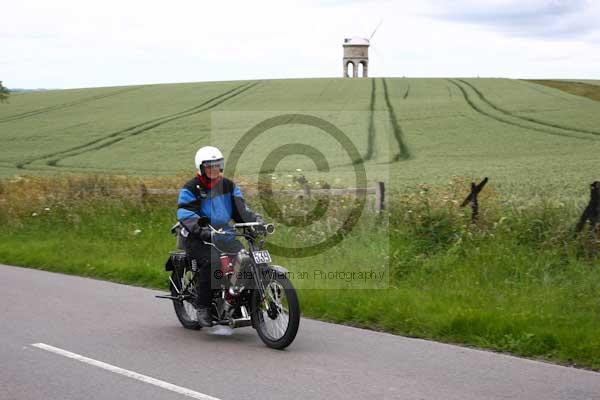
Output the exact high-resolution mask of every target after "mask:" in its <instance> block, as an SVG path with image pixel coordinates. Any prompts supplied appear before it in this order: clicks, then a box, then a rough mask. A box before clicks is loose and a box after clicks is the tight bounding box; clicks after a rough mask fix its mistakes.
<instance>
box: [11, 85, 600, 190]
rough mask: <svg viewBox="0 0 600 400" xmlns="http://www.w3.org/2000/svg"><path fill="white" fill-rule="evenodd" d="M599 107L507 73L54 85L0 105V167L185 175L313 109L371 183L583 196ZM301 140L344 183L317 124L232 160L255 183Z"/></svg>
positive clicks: (344, 162)
mask: <svg viewBox="0 0 600 400" xmlns="http://www.w3.org/2000/svg"><path fill="white" fill-rule="evenodd" d="M599 111H600V103H598V102H595V101H593V100H591V99H588V98H585V97H581V96H576V95H573V94H569V93H566V92H564V91H561V90H557V89H554V88H550V87H547V86H542V85H539V84H535V83H531V82H527V81H520V80H508V79H406V78H372V79H357V80H352V79H296V80H265V81H238V82H216V83H190V84H168V85H147V86H135V87H134V86H132V87H113V88H98V89H80V90H60V91H47V92H39V93H26V94H20V95H17V96H14V97H12V98H11V100H10V103H9V104H3V105H0V138H1V140H2V147H1V148H0V174H1V175H2V176H12V175H15V174H20V175H24V174H47V173H53V174H54V173H57V172H61V173H62V172H94V173H97V172H100V173H113V174H129V175H173V174H179V173H182V172H184V171H190V172H192V168H193V166H192V162H191V160H192V158H193V154H194V152H195V150H196V149H197V148H198V147H199V146H201V145H204V144H208V143H212V144H215V145H217V146H219V147H221V148H222V149H223V150H224V152H225V153H226V155H228V153H229V152H230V150H231V149H232V148H233V146H234V145H235V143H236V142H237V141H238V140H239V138H240V137H241V135H242V134H243V133H245V132H246V131H248V130H249V129H250V128H251V127H252V126H253V125H255V124H256V123H258V122H260V121H262V120H264V119H266V118H269V117H272V116H277V115H282V114H287V113H303V114H310V115H316V116H318V117H320V118H322V119H325V120H327V121H329V122H332V123H333V124H335V125H336V126H338V127H339V128H340V129H341V130H342V131H343V132H344V133H345V134H346V135H347V136H348V138H349V139H350V140H351V141H352V143H353V144H354V145H355V146H356V148H357V149H358V151H359V153H360V154H361V156H362V157H363V159H364V165H365V167H366V170H367V173H368V177H369V181H370V182H372V181H376V180H382V181H386V183H389V184H390V185H391V187H392V188H395V189H403V188H405V187H406V186H414V184H417V183H428V184H438V183H445V182H447V181H448V179H449V178H450V177H452V176H468V177H483V176H489V177H490V179H491V180H492V181H491V182H493V183H494V185H495V186H496V187H497V188H498V189H499V190H500V191H501V192H502V193H505V194H506V195H507V196H510V195H513V194H516V195H520V196H525V197H528V196H531V195H537V194H540V193H542V194H548V195H552V196H553V197H561V198H563V197H569V198H580V197H581V196H583V195H584V194H585V192H586V191H587V188H586V186H587V184H589V183H590V182H591V181H593V180H595V179H597V175H596V169H595V166H596V164H597V159H598V156H597V154H598V152H599V150H600V112H599ZM290 142H294V143H295V142H299V143H306V144H308V145H311V146H313V147H315V148H317V149H319V150H320V151H322V152H323V153H324V156H325V158H326V159H327V161H328V162H329V165H330V168H331V171H330V173H329V174H322V173H318V172H316V171H314V169H315V167H314V165H313V163H312V161H310V160H308V158H306V157H305V156H297V157H293V156H292V157H288V158H286V159H285V160H283V161H282V163H281V164H280V165H279V166H278V168H277V170H276V174H278V176H276V178H279V179H283V180H281V181H280V182H282V183H286V182H284V180H285V179H284V178H285V177H286V176H287V175H288V174H290V173H293V172H295V170H296V168H299V169H302V173H303V174H305V175H307V176H308V177H309V178H311V179H312V180H313V181H318V180H327V181H328V182H329V183H331V184H333V185H337V186H352V185H353V183H354V182H353V173H352V160H351V159H350V158H349V157H348V156H347V154H346V153H345V152H344V151H343V149H341V148H340V146H339V144H337V143H336V142H335V141H333V140H331V138H329V137H327V135H324V134H323V132H321V131H319V130H317V129H315V128H312V127H306V126H299V125H287V126H284V127H279V128H277V129H272V130H271V131H269V132H267V133H265V134H264V135H262V136H261V137H260V138H259V139H257V141H255V142H253V143H252V147H251V149H250V148H249V149H247V150H246V152H245V153H244V154H243V156H242V157H241V159H240V167H239V168H238V173H239V175H242V176H243V179H244V180H246V179H247V180H249V181H252V180H254V179H255V176H256V174H257V173H258V170H259V168H260V163H261V162H262V160H264V158H265V157H266V156H267V154H269V153H270V152H271V151H272V150H273V149H274V148H275V147H277V146H279V145H282V144H286V143H290Z"/></svg>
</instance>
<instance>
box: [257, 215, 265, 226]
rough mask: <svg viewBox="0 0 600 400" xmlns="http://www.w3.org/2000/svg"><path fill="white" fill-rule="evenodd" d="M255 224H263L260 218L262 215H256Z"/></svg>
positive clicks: (263, 221)
mask: <svg viewBox="0 0 600 400" xmlns="http://www.w3.org/2000/svg"><path fill="white" fill-rule="evenodd" d="M256 222H258V223H259V224H264V223H265V220H264V219H263V218H262V215H260V214H256Z"/></svg>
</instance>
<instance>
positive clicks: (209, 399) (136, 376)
mask: <svg viewBox="0 0 600 400" xmlns="http://www.w3.org/2000/svg"><path fill="white" fill-rule="evenodd" d="M32 346H34V347H37V348H38V349H42V350H46V351H49V352H51V353H54V354H58V355H61V356H64V357H68V358H72V359H73V360H77V361H81V362H83V363H86V364H89V365H93V366H95V367H99V368H102V369H105V370H107V371H110V372H114V373H115V374H119V375H123V376H126V377H128V378H132V379H136V380H138V381H141V382H144V383H149V384H151V385H154V386H158V387H160V388H163V389H166V390H170V391H172V392H175V393H179V394H182V395H184V396H187V397H191V398H193V399H200V400H219V399H218V398H216V397H212V396H209V395H207V394H203V393H200V392H195V391H193V390H191V389H187V388H184V387H181V386H177V385H173V384H172V383H169V382H165V381H161V380H158V379H154V378H151V377H149V376H146V375H142V374H138V373H137V372H133V371H129V370H126V369H123V368H119V367H116V366H114V365H111V364H107V363H104V362H102V361H97V360H94V359H92V358H88V357H84V356H81V355H79V354H76V353H71V352H70V351H67V350H63V349H59V348H58V347H53V346H49V345H47V344H44V343H35V344H32Z"/></svg>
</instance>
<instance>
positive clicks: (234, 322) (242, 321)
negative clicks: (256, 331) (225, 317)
mask: <svg viewBox="0 0 600 400" xmlns="http://www.w3.org/2000/svg"><path fill="white" fill-rule="evenodd" d="M240 310H241V311H242V318H236V319H233V318H231V319H230V320H229V327H230V328H241V327H244V326H250V325H252V318H250V315H248V310H246V306H241V307H240Z"/></svg>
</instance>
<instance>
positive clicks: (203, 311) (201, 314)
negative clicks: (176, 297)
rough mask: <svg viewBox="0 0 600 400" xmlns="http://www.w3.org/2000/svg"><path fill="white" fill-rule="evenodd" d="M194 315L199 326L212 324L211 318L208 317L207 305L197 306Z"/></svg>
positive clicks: (205, 326)
mask: <svg viewBox="0 0 600 400" xmlns="http://www.w3.org/2000/svg"><path fill="white" fill-rule="evenodd" d="M196 316H197V317H198V323H199V324H200V326H202V327H204V328H208V327H210V326H212V320H211V318H210V313H209V312H208V307H206V306H204V307H203V306H199V307H198V308H197V311H196Z"/></svg>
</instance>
